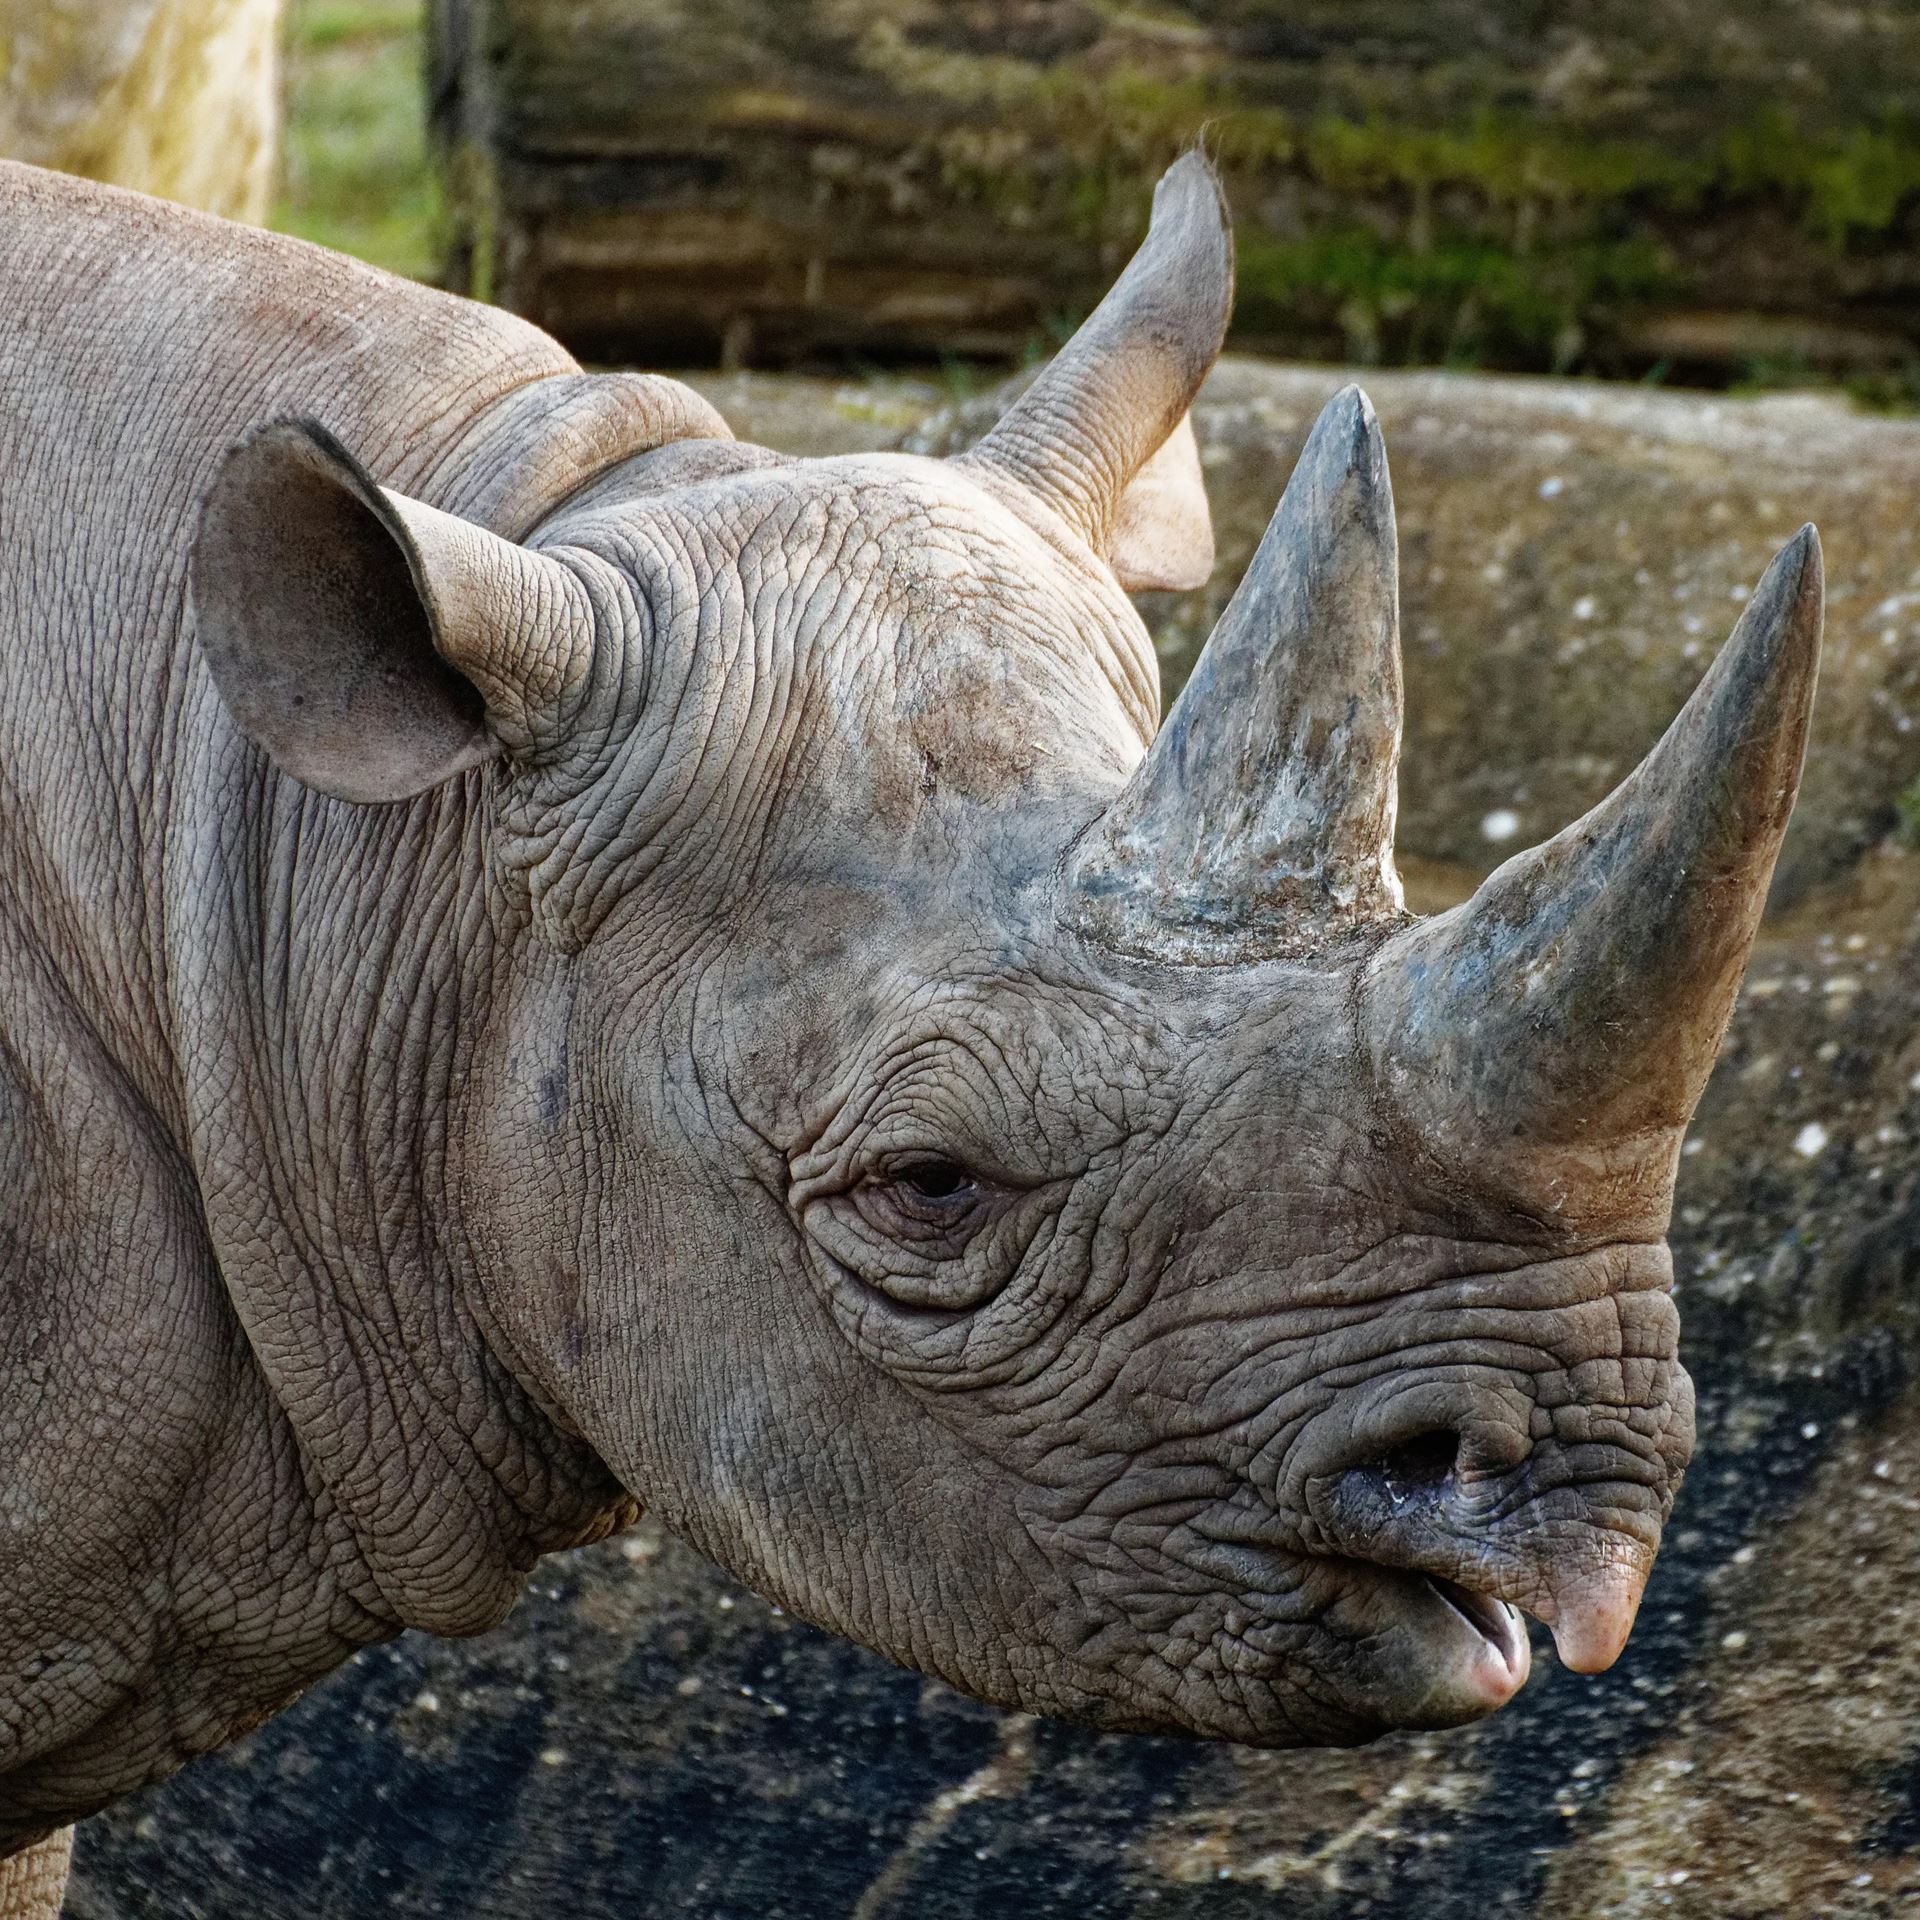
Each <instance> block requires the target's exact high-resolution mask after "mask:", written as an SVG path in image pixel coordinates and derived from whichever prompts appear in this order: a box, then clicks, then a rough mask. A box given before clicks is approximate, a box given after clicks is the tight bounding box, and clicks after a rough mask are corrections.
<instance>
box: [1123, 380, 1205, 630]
mask: <svg viewBox="0 0 1920 1920" xmlns="http://www.w3.org/2000/svg"><path fill="white" fill-rule="evenodd" d="M1107 564H1108V565H1109V566H1111V567H1112V568H1113V571H1114V573H1115V575H1116V576H1117V577H1118V579H1119V581H1120V584H1121V585H1122V586H1123V587H1125V588H1126V589H1127V591H1128V592H1129V593H1143V592H1164V591H1172V590H1180V591H1184V590H1185V589H1187V588H1189V587H1200V586H1204V585H1205V584H1206V581H1207V576H1208V575H1209V574H1210V573H1211V572H1212V571H1213V516H1212V514H1211V513H1210V512H1209V511H1208V508H1207V486H1206V481H1205V479H1204V478H1203V477H1202V475H1201V471H1200V448H1199V445H1198V443H1197V442H1196V441H1195V439H1194V437H1193V415H1192V414H1190V413H1185V414H1182V415H1181V416H1180V424H1179V425H1178V426H1177V427H1175V428H1174V430H1173V431H1172V432H1171V433H1170V434H1168V435H1167V437H1166V439H1165V440H1164V441H1163V442H1162V443H1161V446H1160V450H1159V452H1157V453H1156V454H1155V455H1154V456H1153V458H1152V459H1151V460H1149V461H1148V462H1147V463H1146V465H1145V466H1143V467H1142V468H1141V469H1140V471H1139V472H1138V473H1136V474H1135V475H1134V476H1133V479H1132V480H1131V481H1130V482H1128V485H1127V490H1126V491H1125V492H1124V493H1123V494H1122V495H1121V496H1120V504H1119V506H1118V507H1117V508H1116V509H1115V511H1114V516H1113V530H1112V532H1111V533H1110V534H1109V535H1108V536H1107Z"/></svg>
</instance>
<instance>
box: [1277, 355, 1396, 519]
mask: <svg viewBox="0 0 1920 1920" xmlns="http://www.w3.org/2000/svg"><path fill="white" fill-rule="evenodd" d="M1299 464H1300V465H1301V466H1302V467H1303V468H1305V469H1306V470H1307V471H1308V472H1313V471H1316V470H1318V471H1319V472H1320V473H1322V474H1324V475H1326V476H1327V478H1328V480H1329V481H1330V482H1331V480H1332V476H1333V475H1334V474H1336V473H1338V474H1341V475H1349V474H1351V475H1355V476H1358V477H1360V478H1361V479H1362V480H1364V482H1365V483H1366V486H1367V488H1368V490H1369V491H1371V492H1376V493H1384V492H1386V491H1388V481H1387V443H1386V440H1385V438H1384V437H1383V436H1382V434H1381V432H1380V416H1379V415H1378V414H1376V413H1375V412H1374V410H1373V402H1372V401H1371V400H1369V399H1368V398H1367V396H1366V393H1365V390H1364V389H1362V388H1361V387H1360V386H1358V385H1356V384H1354V383H1353V382H1351V381H1350V382H1349V383H1348V384H1347V385H1346V386H1344V387H1342V388H1341V389H1340V391H1339V392H1338V393H1336V394H1335V395H1334V396H1333V398H1332V399H1331V400H1329V401H1328V402H1327V404H1326V405H1325V406H1324V407H1322V408H1321V409H1320V417H1319V418H1318V419H1317V420H1316V421H1315V422H1314V423H1313V431H1312V432H1311V433H1309V434H1308V435H1307V444H1306V445H1305V446H1304V447H1303V448H1301V450H1300V462H1299Z"/></svg>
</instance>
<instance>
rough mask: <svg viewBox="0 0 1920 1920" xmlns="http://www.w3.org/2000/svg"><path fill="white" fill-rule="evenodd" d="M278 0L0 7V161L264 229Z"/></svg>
mask: <svg viewBox="0 0 1920 1920" xmlns="http://www.w3.org/2000/svg"><path fill="white" fill-rule="evenodd" d="M279 31H280V0H0V154H4V155H5V156H6V157H7V158H8V159H12V160H30V161H32V162H33V163H34V164H35V165H37V166H43V167H58V168H60V169H61V170H62V171H63V172H66V173H79V174H85V175H86V176H87V177H88V178H89V179H93V180H106V181H110V182H112V183H113V184H114V185H115V186H122V187H135V188H138V189H139V191H141V192H142V193H155V194H159V195H160V196H161V197H162V198H163V199H167V200H180V201H184V202H185V203H186V204H187V205H188V206H192V207H203V208H205V209H206V210H207V211H208V212H210V213H223V214H226V215H227V216H228V217H229V218H231V219H235V220H251V221H255V222H258V221H260V220H264V219H265V218H266V212H267V198H268V195H269V193H270V192H271V190H272V186H273V170H274V156H275V141H276V133H277V129H278V124H279V101H278V78H277V75H278V61H277V49H278V43H279Z"/></svg>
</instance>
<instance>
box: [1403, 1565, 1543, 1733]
mask: <svg viewBox="0 0 1920 1920" xmlns="http://www.w3.org/2000/svg"><path fill="white" fill-rule="evenodd" d="M1423 1584H1424V1585H1425V1586H1426V1587H1427V1589H1428V1590H1429V1591H1430V1592H1431V1593H1432V1594H1433V1595H1434V1596H1435V1597H1436V1598H1437V1599H1438V1600H1439V1601H1440V1602H1441V1604H1442V1605H1443V1606H1445V1607H1447V1608H1448V1609H1450V1610H1451V1611H1452V1612H1453V1613H1455V1614H1457V1615H1459V1617H1460V1618H1461V1619H1462V1620H1463V1621H1465V1622H1466V1624H1467V1625H1468V1626H1469V1627H1470V1628H1471V1629H1472V1630H1473V1632H1474V1633H1475V1634H1477V1635H1478V1636H1479V1638H1480V1639H1481V1640H1482V1641H1483V1642H1484V1643H1485V1646H1486V1649H1487V1652H1488V1653H1490V1654H1492V1655H1493V1657H1494V1660H1495V1661H1497V1662H1498V1667H1497V1669H1496V1668H1495V1666H1494V1665H1493V1663H1492V1662H1487V1663H1486V1667H1487V1677H1488V1679H1489V1680H1491V1681H1493V1682H1494V1683H1495V1684H1496V1685H1497V1684H1498V1683H1499V1681H1501V1680H1502V1679H1504V1680H1506V1681H1507V1682H1508V1683H1509V1684H1508V1685H1507V1688H1506V1691H1505V1692H1504V1693H1502V1694H1501V1696H1500V1698H1501V1700H1505V1699H1507V1698H1509V1697H1510V1696H1511V1695H1512V1694H1515V1693H1517V1692H1518V1691H1519V1690H1520V1688H1521V1687H1522V1686H1523V1685H1524V1684H1525V1682H1526V1678H1527V1673H1528V1670H1529V1668H1530V1667H1531V1666H1532V1664H1533V1646H1532V1642H1531V1641H1530V1640H1529V1639H1528V1638H1527V1625H1526V1621H1525V1620H1524V1619H1523V1618H1522V1616H1521V1613H1520V1609H1519V1608H1518V1607H1516V1606H1513V1605H1511V1604H1510V1603H1509V1602H1507V1601H1505V1600H1496V1599H1495V1598H1494V1597H1493V1596H1492V1595H1491V1594H1487V1593H1475V1592H1474V1591H1473V1589H1472V1588H1471V1587H1463V1586H1461V1585H1460V1583H1459V1582H1458V1581H1456V1580H1449V1579H1446V1578H1445V1577H1444V1576H1443V1575H1441V1574H1437V1573H1430V1574H1427V1575H1425V1576H1424V1581H1423ZM1476 1664H1478V1663H1476ZM1496 1704H1498V1702H1496Z"/></svg>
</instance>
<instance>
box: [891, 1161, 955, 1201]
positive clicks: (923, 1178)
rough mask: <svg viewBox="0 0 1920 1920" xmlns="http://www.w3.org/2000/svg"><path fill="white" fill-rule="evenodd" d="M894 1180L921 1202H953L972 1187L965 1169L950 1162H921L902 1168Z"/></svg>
mask: <svg viewBox="0 0 1920 1920" xmlns="http://www.w3.org/2000/svg"><path fill="white" fill-rule="evenodd" d="M894 1178H895V1180H896V1181H897V1182H898V1183H899V1185H901V1186H903V1187H906V1188H908V1189H909V1190H910V1191H912V1192H913V1193H915V1194H917V1195H918V1196H919V1198H921V1199H922V1200H953V1199H956V1198H958V1197H959V1196H960V1195H961V1194H963V1193H965V1192H967V1191H968V1190H969V1189H970V1188H971V1187H972V1186H973V1180H972V1178H971V1177H970V1176H969V1175H968V1173H967V1171H966V1169H965V1168H964V1167H956V1166H955V1165H954V1164H953V1162H952V1161H951V1160H922V1161H920V1162H919V1163H918V1164H917V1165H915V1166H911V1167H904V1168H902V1169H901V1171H900V1172H899V1173H898V1174H896V1175H895V1176H894Z"/></svg>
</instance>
